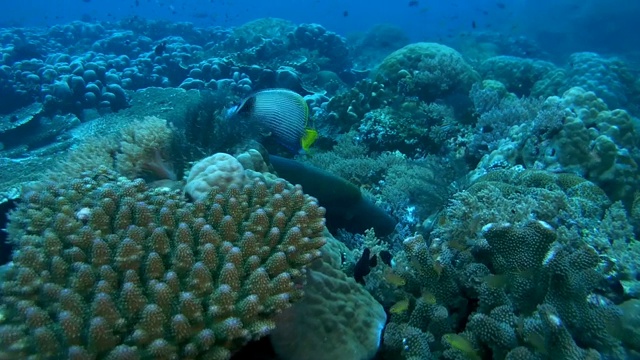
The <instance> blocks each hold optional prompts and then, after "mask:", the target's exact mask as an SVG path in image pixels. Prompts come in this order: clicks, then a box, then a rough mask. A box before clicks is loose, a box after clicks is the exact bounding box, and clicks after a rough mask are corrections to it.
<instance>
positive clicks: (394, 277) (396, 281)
mask: <svg viewBox="0 0 640 360" xmlns="http://www.w3.org/2000/svg"><path fill="white" fill-rule="evenodd" d="M384 279H385V280H386V281H387V282H388V283H389V284H392V285H395V286H404V285H405V284H406V283H407V281H406V280H405V279H403V278H402V276H400V275H398V274H396V273H395V272H393V270H388V271H386V272H385V273H384Z"/></svg>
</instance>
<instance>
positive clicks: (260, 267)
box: [0, 168, 325, 359]
mask: <svg viewBox="0 0 640 360" xmlns="http://www.w3.org/2000/svg"><path fill="white" fill-rule="evenodd" d="M115 175H116V174H114V173H112V172H110V171H108V170H106V169H104V168H103V170H101V171H99V172H97V173H96V172H94V173H87V174H85V175H84V176H82V177H80V178H73V179H69V180H67V181H62V182H59V183H48V184H45V185H44V186H42V187H40V188H38V189H37V191H30V192H28V193H27V194H26V195H25V196H24V201H23V202H22V203H21V204H20V205H19V207H18V208H17V209H16V211H15V212H13V213H12V214H11V216H10V223H9V225H8V232H9V238H10V241H12V242H13V244H14V246H15V256H14V259H13V263H11V265H10V266H9V267H8V269H7V271H6V273H5V275H4V278H3V281H2V283H1V285H0V286H1V293H2V297H1V299H0V305H1V307H2V309H3V313H4V314H3V315H4V318H3V319H2V321H1V322H0V357H2V358H25V359H26V358H43V359H49V358H123V357H124V358H154V359H175V358H181V359H195V358H200V357H204V358H210V359H228V358H229V357H230V354H231V352H232V351H234V350H236V349H238V348H239V347H240V346H241V345H243V344H244V343H245V342H247V341H249V340H251V339H256V338H259V337H262V336H264V335H266V334H268V333H269V332H270V331H271V330H272V329H273V327H274V322H273V317H274V315H275V314H277V313H278V312H280V311H282V310H283V309H285V308H287V307H288V306H289V305H290V303H292V302H294V301H297V300H299V299H300V297H301V295H302V294H301V292H300V291H299V289H298V288H297V287H296V285H295V284H296V283H299V282H300V281H302V280H303V279H302V276H303V273H302V271H301V270H302V268H303V267H304V266H305V265H307V264H309V263H310V262H311V261H313V260H314V259H316V258H318V257H319V256H320V250H319V248H320V247H321V246H322V245H323V244H324V243H325V240H324V237H323V230H324V209H323V208H321V207H319V206H318V204H317V202H316V201H315V199H313V198H311V197H309V196H306V195H305V194H303V193H302V191H301V189H300V188H299V187H293V186H292V185H290V184H288V183H286V182H285V181H283V180H280V181H276V182H275V183H274V184H273V186H268V185H267V184H265V183H264V182H261V181H259V180H257V179H256V180H253V181H251V182H248V183H246V184H245V185H244V186H242V187H240V186H236V185H232V186H229V187H228V188H227V189H226V191H223V190H221V189H220V188H219V187H216V186H213V187H212V188H211V189H210V191H209V192H208V193H207V194H206V196H205V197H204V198H202V199H201V200H196V201H195V202H193V203H189V202H186V201H185V200H184V199H183V197H182V194H181V192H180V191H177V190H176V191H170V190H167V189H149V188H148V187H147V186H146V185H145V183H144V182H143V181H142V180H140V179H138V180H134V181H130V180H126V179H125V178H118V179H117V180H116V179H115Z"/></svg>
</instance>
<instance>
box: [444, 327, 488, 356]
mask: <svg viewBox="0 0 640 360" xmlns="http://www.w3.org/2000/svg"><path fill="white" fill-rule="evenodd" d="M442 338H443V339H444V340H445V341H446V342H448V343H449V344H450V345H451V347H452V348H454V349H456V350H458V351H460V352H461V353H462V354H464V356H466V357H467V358H468V359H471V360H481V358H480V355H478V351H476V349H474V348H473V345H472V344H471V342H470V341H469V340H467V339H466V338H464V337H462V336H460V335H458V334H453V333H451V334H444V335H442Z"/></svg>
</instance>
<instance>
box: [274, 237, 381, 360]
mask: <svg viewBox="0 0 640 360" xmlns="http://www.w3.org/2000/svg"><path fill="white" fill-rule="evenodd" d="M345 250H346V249H345V246H344V245H342V244H341V243H339V242H338V241H337V240H336V239H334V238H333V237H332V236H330V234H329V235H328V236H327V244H326V245H325V246H323V247H322V252H323V259H322V261H314V262H313V263H312V264H311V265H310V266H309V268H308V270H307V271H308V273H307V282H306V284H305V285H304V293H305V294H304V298H303V299H302V300H301V301H299V302H297V303H295V304H294V305H293V306H292V307H290V308H289V309H287V310H285V311H283V312H282V313H281V314H279V315H278V316H277V317H276V328H275V330H274V331H273V332H272V333H271V336H270V338H271V343H272V344H273V345H274V348H275V351H276V353H277V354H278V355H280V358H281V359H282V360H289V359H291V360H293V359H300V358H305V359H309V360H329V359H335V360H340V359H343V360H369V359H371V358H372V357H373V356H374V355H375V354H376V352H377V350H378V347H379V345H380V341H381V334H382V329H383V328H384V325H385V322H386V318H387V316H386V314H385V312H384V309H383V308H382V305H380V304H379V303H378V302H377V301H376V300H375V299H374V298H373V297H372V296H371V294H369V292H368V291H367V290H366V289H365V288H364V287H362V286H361V285H359V284H358V283H356V281H355V280H354V279H353V278H352V277H347V276H346V275H345V273H344V272H343V271H342V270H341V265H342V264H341V253H342V252H344V251H345Z"/></svg>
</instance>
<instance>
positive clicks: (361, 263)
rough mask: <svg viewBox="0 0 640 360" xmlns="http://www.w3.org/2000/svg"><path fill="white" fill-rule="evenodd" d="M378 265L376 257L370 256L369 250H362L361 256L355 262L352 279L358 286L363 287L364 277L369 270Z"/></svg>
mask: <svg viewBox="0 0 640 360" xmlns="http://www.w3.org/2000/svg"><path fill="white" fill-rule="evenodd" d="M376 265H378V258H377V256H375V255H374V256H371V250H369V248H365V249H364V250H362V256H361V257H360V259H359V260H358V262H356V266H355V267H354V268H353V278H354V279H355V280H356V282H357V283H358V284H362V285H365V281H364V277H365V276H367V275H369V273H370V272H371V268H373V267H375V266H376Z"/></svg>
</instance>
